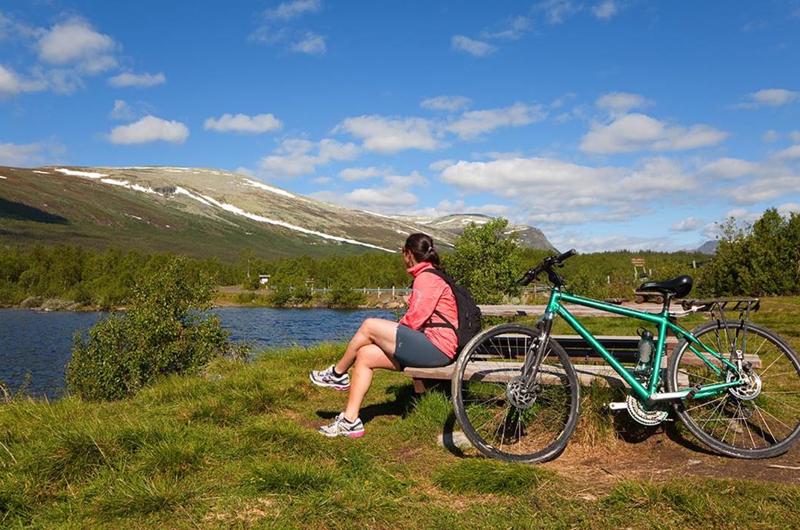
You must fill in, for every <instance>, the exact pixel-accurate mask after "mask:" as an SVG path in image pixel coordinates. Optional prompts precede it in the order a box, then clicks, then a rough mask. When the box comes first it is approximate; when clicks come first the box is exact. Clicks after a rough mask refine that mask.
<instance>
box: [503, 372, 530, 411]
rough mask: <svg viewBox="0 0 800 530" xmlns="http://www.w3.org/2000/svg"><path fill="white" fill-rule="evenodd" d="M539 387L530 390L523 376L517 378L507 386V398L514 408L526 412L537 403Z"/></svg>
mask: <svg viewBox="0 0 800 530" xmlns="http://www.w3.org/2000/svg"><path fill="white" fill-rule="evenodd" d="M537 386H538V385H534V387H533V388H532V389H531V388H528V384H527V381H525V380H524V378H523V377H522V376H517V377H515V378H513V379H512V380H511V381H509V382H508V385H506V396H507V397H508V400H509V401H510V402H511V404H512V405H514V407H516V408H518V409H520V410H526V409H529V408H531V407H532V406H533V404H534V403H535V402H536V395H537V392H536V390H537Z"/></svg>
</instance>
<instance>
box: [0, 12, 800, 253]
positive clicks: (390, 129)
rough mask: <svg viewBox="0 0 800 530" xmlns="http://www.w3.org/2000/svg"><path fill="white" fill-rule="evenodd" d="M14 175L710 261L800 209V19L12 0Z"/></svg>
mask: <svg viewBox="0 0 800 530" xmlns="http://www.w3.org/2000/svg"><path fill="white" fill-rule="evenodd" d="M0 165H12V166H25V167H27V166H37V165H73V166H126V165H129V166H140V165H170V166H191V167H213V168H221V169H227V170H232V171H239V172H242V173H245V174H248V175H250V176H252V177H255V178H258V179H261V180H263V181H264V182H268V183H270V184H272V185H276V186H279V187H281V188H284V189H287V190H290V191H293V192H296V193H301V194H306V195H311V196H313V197H315V198H318V199H321V200H325V201H328V202H334V203H337V204H341V205H344V206H348V207H353V208H359V209H363V210H368V211H372V212H378V213H384V214H386V213H390V214H392V213H393V214H411V215H425V216H431V215H445V214H450V213H485V214H489V215H497V216H503V217H506V218H508V219H510V220H511V221H512V222H514V223H524V224H530V225H533V226H537V227H539V228H541V229H542V230H543V231H544V232H545V234H546V235H547V236H548V237H549V238H550V240H551V241H552V242H553V243H554V244H555V245H556V246H557V247H558V248H568V247H575V248H577V249H578V250H580V251H598V250H613V249H622V248H627V249H632V250H639V249H654V250H676V249H684V248H695V247H697V246H699V245H700V244H701V243H703V242H704V241H706V240H708V239H713V238H714V237H715V235H716V234H717V233H718V226H719V223H720V222H721V221H722V220H724V219H726V218H727V217H730V216H733V217H735V218H736V219H737V220H739V221H740V222H752V221H753V220H754V219H756V218H757V217H758V216H759V214H760V213H761V212H763V211H764V210H765V209H766V208H769V207H775V208H778V209H779V211H780V212H782V213H784V214H788V213H789V212H793V211H800V0H762V1H759V2H751V1H735V0H730V1H723V0H717V1H710V0H709V1H703V2H696V1H688V0H687V1H679V0H675V1H670V2H665V1H656V0H585V1H579V0H543V1H533V2H523V1H514V2H512V1H499V0H498V1H494V2H478V1H470V2H437V1H433V0H430V1H410V0H404V1H400V0H394V1H392V0H386V1H380V2H375V1H357V0H349V1H341V0H340V1H333V0H287V1H284V2H280V1H252V2H230V1H228V2H211V1H203V0H195V1H192V2H189V1H185V2H178V1H175V2H163V1H157V2H156V1H150V0H138V1H137V2H108V1H67V0H25V1H23V0H4V1H3V2H0Z"/></svg>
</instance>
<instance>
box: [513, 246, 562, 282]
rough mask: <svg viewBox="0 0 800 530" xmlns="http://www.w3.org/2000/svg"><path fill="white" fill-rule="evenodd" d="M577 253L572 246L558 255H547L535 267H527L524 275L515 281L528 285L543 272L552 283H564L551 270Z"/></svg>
mask: <svg viewBox="0 0 800 530" xmlns="http://www.w3.org/2000/svg"><path fill="white" fill-rule="evenodd" d="M575 254H577V252H576V251H575V249H574V248H572V249H570V250H568V251H566V252H564V253H562V254H559V255H558V256H548V257H546V258H545V259H544V260H542V262H541V263H540V264H538V265H537V266H536V267H534V268H532V269H529V270H528V271H527V272H526V273H525V275H524V276H523V277H522V278H521V279H520V280H518V281H517V283H518V284H519V285H528V284H529V283H531V282H532V281H534V280H535V279H536V278H537V277H538V276H539V275H540V274H542V273H543V272H546V273H547V276H548V279H549V280H550V283H552V284H554V285H558V286H561V285H564V279H563V278H561V276H559V275H558V273H557V272H556V271H554V270H553V267H555V266H561V265H562V264H563V263H564V262H565V261H566V260H568V259H569V258H571V257H572V256H574V255H575Z"/></svg>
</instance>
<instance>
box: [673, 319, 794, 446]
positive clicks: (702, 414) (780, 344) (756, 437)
mask: <svg viewBox="0 0 800 530" xmlns="http://www.w3.org/2000/svg"><path fill="white" fill-rule="evenodd" d="M693 334H694V336H695V337H696V338H697V339H698V340H699V341H700V342H701V343H702V344H704V345H705V346H706V347H710V348H713V349H714V350H715V351H717V352H719V353H721V354H722V355H724V356H725V358H726V359H728V360H731V359H732V357H733V355H732V354H733V353H735V352H736V351H738V350H740V351H741V352H742V353H743V354H744V361H745V363H750V364H751V368H750V369H747V368H745V369H744V370H743V372H742V373H741V374H738V373H736V372H735V371H734V370H731V369H729V368H727V367H726V365H724V364H723V363H722V362H721V361H719V360H717V359H716V358H714V357H712V356H711V355H710V354H708V353H707V352H705V351H704V350H703V349H702V348H701V349H700V352H701V353H703V354H704V356H705V358H706V359H707V360H708V361H709V362H710V364H711V366H709V365H708V364H705V363H704V362H703V361H702V360H701V359H700V357H698V356H697V355H696V354H695V353H694V352H693V351H692V350H691V349H690V348H689V343H688V342H687V341H686V340H685V339H684V340H682V341H681V342H680V343H678V345H677V346H676V347H675V350H674V351H673V354H672V355H671V358H670V360H669V367H668V376H667V385H668V387H669V390H670V391H677V390H685V389H687V388H691V387H694V386H695V385H701V386H707V385H713V384H718V383H726V382H732V381H734V380H737V379H740V378H741V379H742V380H743V382H744V383H743V384H742V385H740V386H735V387H731V388H728V389H726V390H722V391H720V393H719V394H718V395H715V396H711V397H706V398H698V399H687V400H685V401H684V402H682V403H678V404H676V407H675V410H676V412H677V414H678V416H679V417H680V419H681V420H682V421H683V423H684V425H686V427H687V428H688V429H689V431H691V433H692V434H694V435H695V436H696V437H697V438H698V439H699V440H700V441H701V442H703V443H705V444H706V445H708V446H709V447H711V448H712V449H714V450H716V451H718V452H720V453H722V454H725V455H728V456H732V457H736V458H770V457H773V456H777V455H780V454H783V453H785V452H786V451H787V450H788V449H789V447H790V446H791V445H792V443H793V442H794V441H795V440H796V439H797V438H798V436H800V361H799V360H798V357H797V353H795V352H794V351H793V350H792V348H790V347H789V345H787V344H786V343H785V342H784V341H783V340H782V339H781V338H780V337H779V336H778V335H777V334H776V333H774V332H773V331H770V330H768V329H766V328H763V327H761V326H757V325H755V324H751V323H742V322H741V321H728V322H725V321H715V322H709V323H707V324H704V325H702V326H700V327H698V328H697V329H696V330H694V332H693Z"/></svg>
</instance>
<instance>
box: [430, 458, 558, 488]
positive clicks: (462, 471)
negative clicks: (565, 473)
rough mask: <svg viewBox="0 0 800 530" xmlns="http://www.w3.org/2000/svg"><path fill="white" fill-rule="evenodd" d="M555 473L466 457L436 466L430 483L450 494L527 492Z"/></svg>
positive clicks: (550, 479)
mask: <svg viewBox="0 0 800 530" xmlns="http://www.w3.org/2000/svg"><path fill="white" fill-rule="evenodd" d="M555 480H556V475H555V473H553V472H552V471H548V470H546V469H542V468H538V467H533V466H524V465H519V464H509V463H506V462H499V461H496V460H484V459H466V460H460V461H458V462H455V463H453V464H447V465H444V466H441V467H439V468H438V469H437V470H436V471H435V472H434V474H433V482H434V483H435V484H436V485H437V486H439V487H440V488H442V489H445V490H447V491H449V492H451V493H499V494H505V495H518V494H523V493H530V492H533V491H535V490H536V489H537V488H539V487H540V486H541V485H542V484H544V483H548V482H553V481H555Z"/></svg>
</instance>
